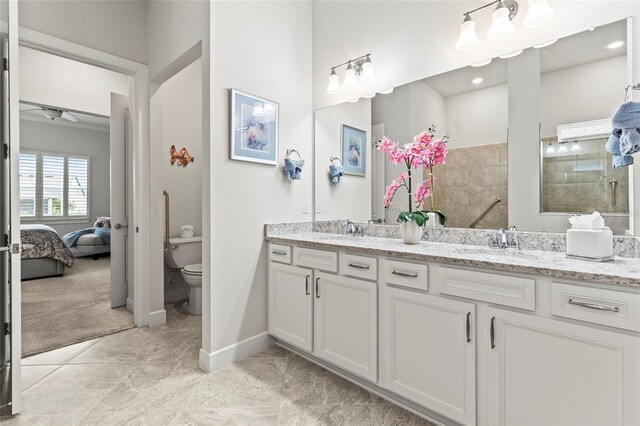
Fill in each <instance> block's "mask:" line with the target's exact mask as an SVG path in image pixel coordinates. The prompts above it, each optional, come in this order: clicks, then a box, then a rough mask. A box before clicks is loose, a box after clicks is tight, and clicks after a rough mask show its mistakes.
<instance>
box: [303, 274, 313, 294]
mask: <svg viewBox="0 0 640 426" xmlns="http://www.w3.org/2000/svg"><path fill="white" fill-rule="evenodd" d="M309 278H311V275H307V277H306V278H305V279H304V292H305V294H306V295H307V296H308V295H309V294H311V293H309Z"/></svg>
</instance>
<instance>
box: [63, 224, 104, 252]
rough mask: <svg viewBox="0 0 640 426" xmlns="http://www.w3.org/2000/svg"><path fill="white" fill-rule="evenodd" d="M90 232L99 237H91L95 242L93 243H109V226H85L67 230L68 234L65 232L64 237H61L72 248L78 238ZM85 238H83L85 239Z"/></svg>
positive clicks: (76, 243)
mask: <svg viewBox="0 0 640 426" xmlns="http://www.w3.org/2000/svg"><path fill="white" fill-rule="evenodd" d="M91 234H94V235H95V236H97V237H99V239H93V240H94V242H95V245H99V244H107V245H108V244H111V228H102V227H96V228H85V229H79V230H77V231H73V232H69V233H68V234H65V236H64V237H62V240H63V241H64V243H65V244H66V245H67V246H69V247H71V248H73V247H75V246H76V245H78V241H79V240H80V238H83V237H85V236H88V235H91ZM86 240H87V238H85V241H86ZM84 245H87V244H84Z"/></svg>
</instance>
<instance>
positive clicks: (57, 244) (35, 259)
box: [20, 225, 75, 280]
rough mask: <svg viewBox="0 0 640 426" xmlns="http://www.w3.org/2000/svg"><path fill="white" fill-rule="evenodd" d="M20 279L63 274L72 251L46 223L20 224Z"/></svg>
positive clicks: (71, 256) (68, 264)
mask: <svg viewBox="0 0 640 426" xmlns="http://www.w3.org/2000/svg"><path fill="white" fill-rule="evenodd" d="M20 240H21V243H22V251H21V255H20V259H21V262H20V263H21V269H22V280H32V279H36V278H44V277H51V276H62V275H64V268H65V266H67V267H69V268H71V267H72V266H73V261H74V259H75V257H74V255H73V253H72V252H71V250H70V249H69V247H67V246H66V244H65V243H64V242H63V241H62V239H61V238H60V236H59V235H58V233H57V232H56V231H55V230H54V229H53V228H51V227H49V226H47V225H20Z"/></svg>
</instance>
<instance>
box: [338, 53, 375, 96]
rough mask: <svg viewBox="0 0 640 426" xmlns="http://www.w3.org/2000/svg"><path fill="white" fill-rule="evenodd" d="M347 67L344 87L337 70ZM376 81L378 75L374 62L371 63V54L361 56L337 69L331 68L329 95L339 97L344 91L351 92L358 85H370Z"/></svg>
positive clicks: (343, 81)
mask: <svg viewBox="0 0 640 426" xmlns="http://www.w3.org/2000/svg"><path fill="white" fill-rule="evenodd" d="M345 65H346V66H347V69H346V70H345V71H344V79H343V80H342V85H341V84H340V77H338V73H336V68H340V67H342V66H345ZM375 81H376V73H375V70H374V68H373V62H371V54H370V53H367V54H366V55H363V56H360V57H358V58H355V59H350V60H348V61H347V62H344V63H342V64H340V65H336V66H335V67H331V73H329V85H328V86H327V93H328V94H330V95H337V94H338V93H340V92H342V89H345V90H351V89H355V88H356V87H358V83H363V84H368V83H373V82H375Z"/></svg>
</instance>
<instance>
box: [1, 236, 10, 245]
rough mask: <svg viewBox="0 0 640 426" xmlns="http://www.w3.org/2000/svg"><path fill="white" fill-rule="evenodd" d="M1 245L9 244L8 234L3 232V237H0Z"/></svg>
mask: <svg viewBox="0 0 640 426" xmlns="http://www.w3.org/2000/svg"><path fill="white" fill-rule="evenodd" d="M2 243H3V244H2V245H3V246H8V245H9V234H4V238H3V239H2Z"/></svg>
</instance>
